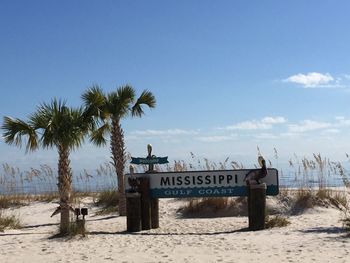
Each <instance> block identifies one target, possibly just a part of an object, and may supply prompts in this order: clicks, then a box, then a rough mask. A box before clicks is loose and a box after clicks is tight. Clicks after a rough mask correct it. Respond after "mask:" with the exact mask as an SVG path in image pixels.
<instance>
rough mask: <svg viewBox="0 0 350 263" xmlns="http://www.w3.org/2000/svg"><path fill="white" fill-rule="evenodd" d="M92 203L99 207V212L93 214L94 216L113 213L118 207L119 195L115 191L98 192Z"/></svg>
mask: <svg viewBox="0 0 350 263" xmlns="http://www.w3.org/2000/svg"><path fill="white" fill-rule="evenodd" d="M94 203H95V205H97V206H98V207H100V210H99V211H97V212H96V213H95V214H96V215H106V214H112V213H115V212H117V208H118V205H119V193H118V191H117V190H116V189H113V190H105V191H102V192H99V193H97V196H96V201H95V202H94Z"/></svg>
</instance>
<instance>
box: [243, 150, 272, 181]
mask: <svg viewBox="0 0 350 263" xmlns="http://www.w3.org/2000/svg"><path fill="white" fill-rule="evenodd" d="M258 163H259V165H260V166H261V169H252V170H250V171H249V172H248V173H247V174H246V176H245V178H244V181H245V182H246V183H247V184H248V185H249V184H255V183H256V184H261V181H260V179H262V178H264V177H265V176H266V175H267V168H266V161H265V159H264V157H262V156H261V155H260V156H259V157H258Z"/></svg>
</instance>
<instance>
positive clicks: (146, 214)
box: [139, 177, 151, 230]
mask: <svg viewBox="0 0 350 263" xmlns="http://www.w3.org/2000/svg"><path fill="white" fill-rule="evenodd" d="M139 189H140V193H141V227H142V230H149V229H151V198H150V193H149V178H147V177H142V178H140V188H139Z"/></svg>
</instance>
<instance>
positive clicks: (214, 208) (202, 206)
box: [178, 197, 247, 217]
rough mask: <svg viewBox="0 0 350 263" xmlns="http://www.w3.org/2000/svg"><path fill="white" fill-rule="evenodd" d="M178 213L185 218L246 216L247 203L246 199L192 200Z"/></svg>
mask: <svg viewBox="0 0 350 263" xmlns="http://www.w3.org/2000/svg"><path fill="white" fill-rule="evenodd" d="M178 213H180V214H181V215H182V216H183V217H223V216H245V215H247V201H246V198H244V197H238V198H237V197H236V198H233V197H205V198H190V199H189V200H188V202H187V204H186V205H185V206H184V207H182V208H180V209H179V210H178Z"/></svg>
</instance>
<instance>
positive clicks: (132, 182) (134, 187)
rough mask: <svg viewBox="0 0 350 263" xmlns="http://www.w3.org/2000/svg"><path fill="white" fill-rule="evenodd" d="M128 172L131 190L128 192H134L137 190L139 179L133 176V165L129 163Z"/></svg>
mask: <svg viewBox="0 0 350 263" xmlns="http://www.w3.org/2000/svg"><path fill="white" fill-rule="evenodd" d="M130 174H131V176H130V177H129V178H128V183H129V185H130V186H131V190H130V191H129V192H130V193H136V192H138V191H139V186H140V180H139V178H136V177H135V174H134V167H133V166H132V165H130Z"/></svg>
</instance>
